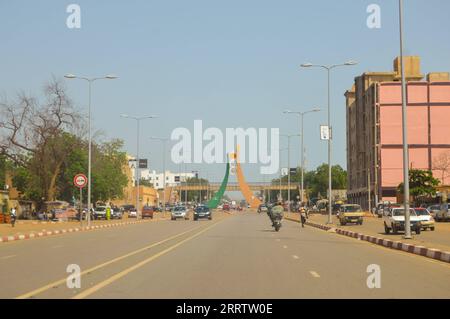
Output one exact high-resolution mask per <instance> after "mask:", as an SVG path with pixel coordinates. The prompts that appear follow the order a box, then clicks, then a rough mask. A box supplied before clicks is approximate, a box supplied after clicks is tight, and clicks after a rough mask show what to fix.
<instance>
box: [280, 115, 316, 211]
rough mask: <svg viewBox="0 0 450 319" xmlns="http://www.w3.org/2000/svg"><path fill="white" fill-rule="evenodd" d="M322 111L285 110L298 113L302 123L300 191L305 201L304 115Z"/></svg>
mask: <svg viewBox="0 0 450 319" xmlns="http://www.w3.org/2000/svg"><path fill="white" fill-rule="evenodd" d="M319 111H320V109H319V108H314V109H311V110H308V111H304V112H299V111H291V110H285V111H284V112H283V113H285V114H296V115H298V116H299V117H300V125H301V128H300V131H301V133H300V134H301V136H302V139H301V144H300V147H301V152H300V154H301V155H300V156H301V159H300V166H301V191H300V200H301V202H302V203H303V198H304V189H305V188H304V180H303V179H304V172H305V156H304V150H305V148H304V146H303V145H304V144H303V143H304V140H303V138H304V136H305V135H304V132H303V131H304V130H303V117H304V116H305V114H308V113H314V112H319Z"/></svg>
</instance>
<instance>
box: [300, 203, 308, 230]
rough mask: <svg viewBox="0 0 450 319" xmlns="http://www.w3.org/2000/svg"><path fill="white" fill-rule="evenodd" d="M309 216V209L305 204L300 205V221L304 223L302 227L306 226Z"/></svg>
mask: <svg viewBox="0 0 450 319" xmlns="http://www.w3.org/2000/svg"><path fill="white" fill-rule="evenodd" d="M307 218H308V211H307V210H306V208H305V207H304V206H302V207H300V221H301V223H302V227H303V228H304V227H305V223H306V219H307Z"/></svg>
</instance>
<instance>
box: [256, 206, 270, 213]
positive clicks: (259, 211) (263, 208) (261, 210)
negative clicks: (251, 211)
mask: <svg viewBox="0 0 450 319" xmlns="http://www.w3.org/2000/svg"><path fill="white" fill-rule="evenodd" d="M267 210H268V208H267V205H266V204H261V205H259V206H258V213H267Z"/></svg>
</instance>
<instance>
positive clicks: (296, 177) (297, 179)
mask: <svg viewBox="0 0 450 319" xmlns="http://www.w3.org/2000/svg"><path fill="white" fill-rule="evenodd" d="M279 182H280V179H279V178H278V179H274V180H272V184H273V185H275V186H276V185H277V184H279ZM287 182H288V177H287V176H283V177H282V179H281V183H282V184H287ZM291 183H294V184H297V185H300V183H301V170H300V168H298V169H297V172H296V174H293V175H291ZM331 183H332V187H333V189H345V188H347V172H346V171H345V170H344V169H343V168H342V167H341V166H340V165H334V166H332V167H331ZM304 185H305V191H306V192H307V194H308V195H309V197H310V198H313V197H317V196H318V195H319V194H321V195H322V196H326V194H327V190H328V164H322V165H320V166H318V167H317V168H316V169H315V170H313V171H308V172H305V173H304ZM277 194H278V191H272V193H271V197H272V198H276V196H277ZM282 195H283V198H287V191H283V192H282ZM298 195H299V191H298V190H295V191H291V198H293V199H294V198H297V196H298ZM273 196H275V197H273Z"/></svg>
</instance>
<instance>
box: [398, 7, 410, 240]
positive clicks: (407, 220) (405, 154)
mask: <svg viewBox="0 0 450 319" xmlns="http://www.w3.org/2000/svg"><path fill="white" fill-rule="evenodd" d="M398 7H399V26H400V70H401V76H402V133H403V203H404V204H403V205H404V206H405V236H404V238H405V239H411V238H412V236H411V219H410V211H409V206H410V204H409V156H408V135H407V133H408V123H407V110H406V80H405V69H404V64H403V0H399V1H398Z"/></svg>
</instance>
